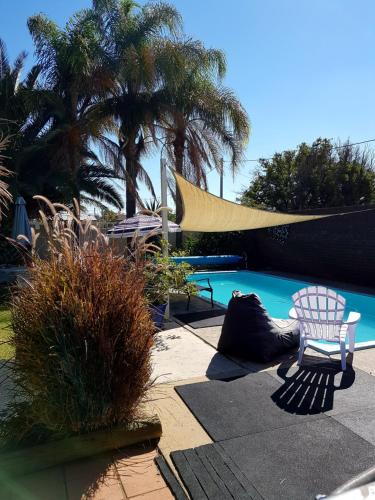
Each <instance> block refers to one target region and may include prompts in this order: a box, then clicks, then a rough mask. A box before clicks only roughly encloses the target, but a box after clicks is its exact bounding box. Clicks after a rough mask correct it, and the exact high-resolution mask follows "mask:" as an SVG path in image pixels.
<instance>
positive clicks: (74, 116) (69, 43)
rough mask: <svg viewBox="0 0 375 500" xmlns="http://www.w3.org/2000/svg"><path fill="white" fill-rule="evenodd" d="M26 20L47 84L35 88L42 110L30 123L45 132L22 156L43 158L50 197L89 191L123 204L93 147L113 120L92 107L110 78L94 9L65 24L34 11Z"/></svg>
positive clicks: (118, 205) (110, 171)
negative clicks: (51, 194)
mask: <svg viewBox="0 0 375 500" xmlns="http://www.w3.org/2000/svg"><path fill="white" fill-rule="evenodd" d="M28 26H29V30H30V33H31V36H32V38H33V40H34V44H35V49H36V55H37V58H38V64H39V67H40V68H41V72H42V76H43V79H44V86H43V88H40V89H38V90H36V91H34V93H33V101H34V103H35V104H36V105H37V106H38V109H39V113H38V114H37V116H36V117H33V118H34V119H33V120H32V121H31V123H30V124H29V126H28V130H31V129H33V128H36V129H39V130H42V134H41V135H39V136H38V139H37V140H36V141H34V143H33V144H32V146H31V147H30V148H28V149H27V150H26V151H24V158H23V160H25V158H26V162H27V163H30V161H32V163H33V164H34V165H35V164H36V162H37V161H38V160H39V161H40V162H41V165H43V166H44V168H43V170H44V171H45V172H47V174H46V175H45V176H44V179H43V182H45V183H47V185H48V186H49V188H51V189H52V190H53V189H54V191H55V193H54V196H52V199H56V197H57V198H58V199H59V198H60V201H64V202H69V201H70V202H71V200H72V198H76V199H78V200H80V199H81V191H86V193H87V194H89V195H90V196H89V198H90V197H91V198H90V199H91V201H92V197H94V198H99V200H102V201H106V202H109V203H111V204H113V205H114V206H116V208H121V207H122V201H121V198H120V196H119V195H118V193H117V191H116V189H115V188H114V187H113V185H112V184H111V183H110V182H108V180H106V179H109V178H110V177H111V178H115V177H117V176H116V174H115V173H114V170H113V168H112V167H110V166H108V165H103V164H102V163H101V162H100V161H99V159H98V157H97V155H96V154H95V152H94V151H93V144H94V142H95V140H100V137H101V135H102V133H103V132H104V131H106V130H108V129H110V127H111V125H110V123H109V122H108V120H106V119H105V118H104V117H103V116H102V115H99V114H98V113H96V111H95V109H94V107H93V104H94V103H95V102H96V101H97V100H98V99H100V98H101V97H103V96H104V95H105V92H106V91H107V89H108V85H109V83H110V80H109V78H108V74H107V72H106V68H105V66H104V65H103V64H102V60H101V45H100V39H99V34H98V32H97V29H96V24H95V22H94V20H93V19H92V16H91V15H90V12H88V11H81V12H78V13H77V14H75V15H74V16H73V17H72V18H71V19H70V20H69V21H68V23H67V25H66V27H65V29H64V30H61V29H59V28H58V26H57V25H56V24H55V23H54V22H53V21H51V20H49V19H48V18H46V17H45V16H43V15H37V16H33V17H31V18H30V19H29V20H28ZM110 174H112V175H110ZM61 197H62V198H63V200H61ZM83 199H87V196H86V197H85V196H84V197H82V200H83Z"/></svg>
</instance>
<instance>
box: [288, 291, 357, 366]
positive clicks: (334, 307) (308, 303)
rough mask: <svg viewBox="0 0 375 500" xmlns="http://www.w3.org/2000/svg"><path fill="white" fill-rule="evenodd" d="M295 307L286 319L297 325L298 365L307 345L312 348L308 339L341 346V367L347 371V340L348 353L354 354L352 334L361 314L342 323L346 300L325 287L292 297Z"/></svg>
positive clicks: (352, 315) (353, 337)
mask: <svg viewBox="0 0 375 500" xmlns="http://www.w3.org/2000/svg"><path fill="white" fill-rule="evenodd" d="M292 298H293V302H294V307H293V308H292V309H291V310H290V311H289V317H290V318H292V319H295V320H297V321H298V322H299V326H300V334H301V338H300V346H299V352H298V365H300V364H301V362H302V358H303V353H304V351H305V349H306V347H307V346H310V347H312V348H314V346H313V345H311V343H309V341H310V340H324V341H326V342H336V343H338V344H339V345H340V352H341V368H342V369H343V370H345V369H346V338H347V337H348V340H349V352H354V345H355V331H356V327H357V324H358V322H359V320H360V319H361V315H360V313H358V312H351V313H350V314H349V316H348V319H347V321H344V319H343V318H344V312H345V299H344V297H342V296H341V295H339V294H338V293H336V292H335V291H334V290H330V289H329V288H326V287H324V286H309V287H308V288H303V289H302V290H299V291H298V292H297V293H295V294H294V295H293V297H292Z"/></svg>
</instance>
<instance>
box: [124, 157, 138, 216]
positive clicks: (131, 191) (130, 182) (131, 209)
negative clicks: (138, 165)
mask: <svg viewBox="0 0 375 500" xmlns="http://www.w3.org/2000/svg"><path fill="white" fill-rule="evenodd" d="M126 175H127V177H126V180H125V185H126V217H133V216H134V214H135V212H136V196H135V183H136V180H137V176H136V170H135V167H134V160H133V159H131V158H126Z"/></svg>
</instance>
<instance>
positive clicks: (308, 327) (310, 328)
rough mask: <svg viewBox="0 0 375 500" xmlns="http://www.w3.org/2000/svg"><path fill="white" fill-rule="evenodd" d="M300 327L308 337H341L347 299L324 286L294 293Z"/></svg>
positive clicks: (311, 287)
mask: <svg viewBox="0 0 375 500" xmlns="http://www.w3.org/2000/svg"><path fill="white" fill-rule="evenodd" d="M292 298H293V302H294V308H295V310H296V313H297V317H298V321H299V322H300V327H301V329H302V331H303V332H304V334H305V335H306V336H307V337H312V338H316V339H326V340H333V339H337V338H338V337H339V333H340V328H341V325H342V323H343V318H344V312H345V299H344V297H342V296H341V295H339V294H338V293H336V292H335V291H334V290H330V289H329V288H326V287H324V286H309V287H307V288H303V289H302V290H299V291H298V292H297V293H295V294H294V295H293V297H292Z"/></svg>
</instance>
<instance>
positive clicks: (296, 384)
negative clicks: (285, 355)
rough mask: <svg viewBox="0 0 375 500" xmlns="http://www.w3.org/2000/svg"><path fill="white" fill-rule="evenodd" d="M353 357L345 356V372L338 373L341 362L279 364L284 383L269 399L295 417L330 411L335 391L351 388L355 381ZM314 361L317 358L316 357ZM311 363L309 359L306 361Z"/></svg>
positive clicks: (279, 375)
mask: <svg viewBox="0 0 375 500" xmlns="http://www.w3.org/2000/svg"><path fill="white" fill-rule="evenodd" d="M350 357H352V355H349V356H348V361H349V362H350V364H349V363H348V365H347V369H346V371H344V372H343V371H342V370H341V364H340V362H336V361H330V362H322V360H321V358H318V362H317V363H315V364H306V365H302V366H299V367H294V368H291V364H290V363H282V364H281V365H280V366H279V368H278V369H277V375H278V377H279V378H280V379H281V380H282V381H283V384H282V385H281V387H280V388H279V389H278V390H277V391H275V392H274V393H273V394H272V396H271V399H272V400H273V401H274V403H276V404H277V406H278V407H279V408H281V409H283V410H285V411H287V412H289V413H294V414H297V415H314V414H318V413H323V412H327V411H329V410H332V409H333V404H334V397H335V393H336V392H337V391H342V390H345V389H348V388H349V387H351V386H352V385H353V383H354V381H355V371H354V369H353V367H352V365H351V359H350ZM315 359H317V358H315ZM309 361H310V363H311V362H313V360H312V359H310V360H309Z"/></svg>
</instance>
